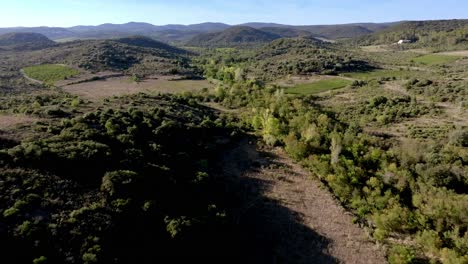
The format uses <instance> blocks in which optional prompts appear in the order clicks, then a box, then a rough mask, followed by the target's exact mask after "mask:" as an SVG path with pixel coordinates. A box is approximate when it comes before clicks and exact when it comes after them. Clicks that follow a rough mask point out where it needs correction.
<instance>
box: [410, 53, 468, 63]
mask: <svg viewBox="0 0 468 264" xmlns="http://www.w3.org/2000/svg"><path fill="white" fill-rule="evenodd" d="M459 59H460V57H458V56H453V55H440V54H428V55H424V56H420V57H417V58H414V59H413V61H414V62H416V63H420V64H424V65H441V64H448V63H453V62H455V61H457V60H459Z"/></svg>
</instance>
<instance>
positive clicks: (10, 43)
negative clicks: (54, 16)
mask: <svg viewBox="0 0 468 264" xmlns="http://www.w3.org/2000/svg"><path fill="white" fill-rule="evenodd" d="M55 44H56V43H55V42H54V41H52V40H50V39H48V38H47V37H46V36H44V35H41V34H38V33H7V34H4V35H0V47H3V48H6V49H13V50H35V49H43V48H47V47H52V46H54V45H55Z"/></svg>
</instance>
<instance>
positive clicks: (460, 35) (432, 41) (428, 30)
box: [359, 20, 468, 50]
mask: <svg viewBox="0 0 468 264" xmlns="http://www.w3.org/2000/svg"><path fill="white" fill-rule="evenodd" d="M401 39H407V40H411V41H413V42H414V46H416V47H430V48H435V49H440V50H450V49H461V48H467V47H468V20H440V21H411V22H404V23H401V24H398V25H396V26H393V27H390V28H388V29H385V30H383V31H380V32H378V33H375V34H373V35H370V36H366V37H363V38H361V39H360V40H359V42H360V44H363V45H375V44H392V43H396V42H398V41H399V40H401Z"/></svg>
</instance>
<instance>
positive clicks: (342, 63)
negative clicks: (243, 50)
mask: <svg viewBox="0 0 468 264" xmlns="http://www.w3.org/2000/svg"><path fill="white" fill-rule="evenodd" d="M368 68H369V65H368V64H367V63H366V62H363V61H357V60H354V59H352V58H350V57H349V54H347V53H346V52H344V51H340V50H337V49H334V48H333V46H332V45H331V44H328V43H325V42H322V41H319V40H316V39H311V38H289V39H278V40H275V41H273V42H271V43H270V44H268V45H265V46H264V47H262V48H261V49H259V50H258V51H257V52H256V54H255V55H254V57H253V58H252V60H251V64H250V66H249V70H248V71H249V72H250V73H253V74H254V75H256V76H262V77H263V78H264V79H266V80H272V79H275V78H276V79H277V78H278V76H285V75H288V74H295V75H309V74H336V73H338V72H343V71H349V70H365V69H368Z"/></svg>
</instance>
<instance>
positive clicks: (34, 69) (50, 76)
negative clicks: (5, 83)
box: [23, 64, 80, 84]
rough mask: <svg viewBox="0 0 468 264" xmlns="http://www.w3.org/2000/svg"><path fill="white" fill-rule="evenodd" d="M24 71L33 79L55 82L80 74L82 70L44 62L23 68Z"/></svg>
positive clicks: (48, 82) (49, 82)
mask: <svg viewBox="0 0 468 264" xmlns="http://www.w3.org/2000/svg"><path fill="white" fill-rule="evenodd" d="M23 71H24V73H25V74H26V75H27V76H28V77H30V78H33V79H36V80H39V81H43V82H45V83H47V84H53V83H55V82H57V81H61V80H65V79H68V78H70V77H73V76H76V75H78V74H80V71H78V70H75V69H73V68H70V67H68V66H64V65H57V64H44V65H36V66H30V67H26V68H24V69H23Z"/></svg>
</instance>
